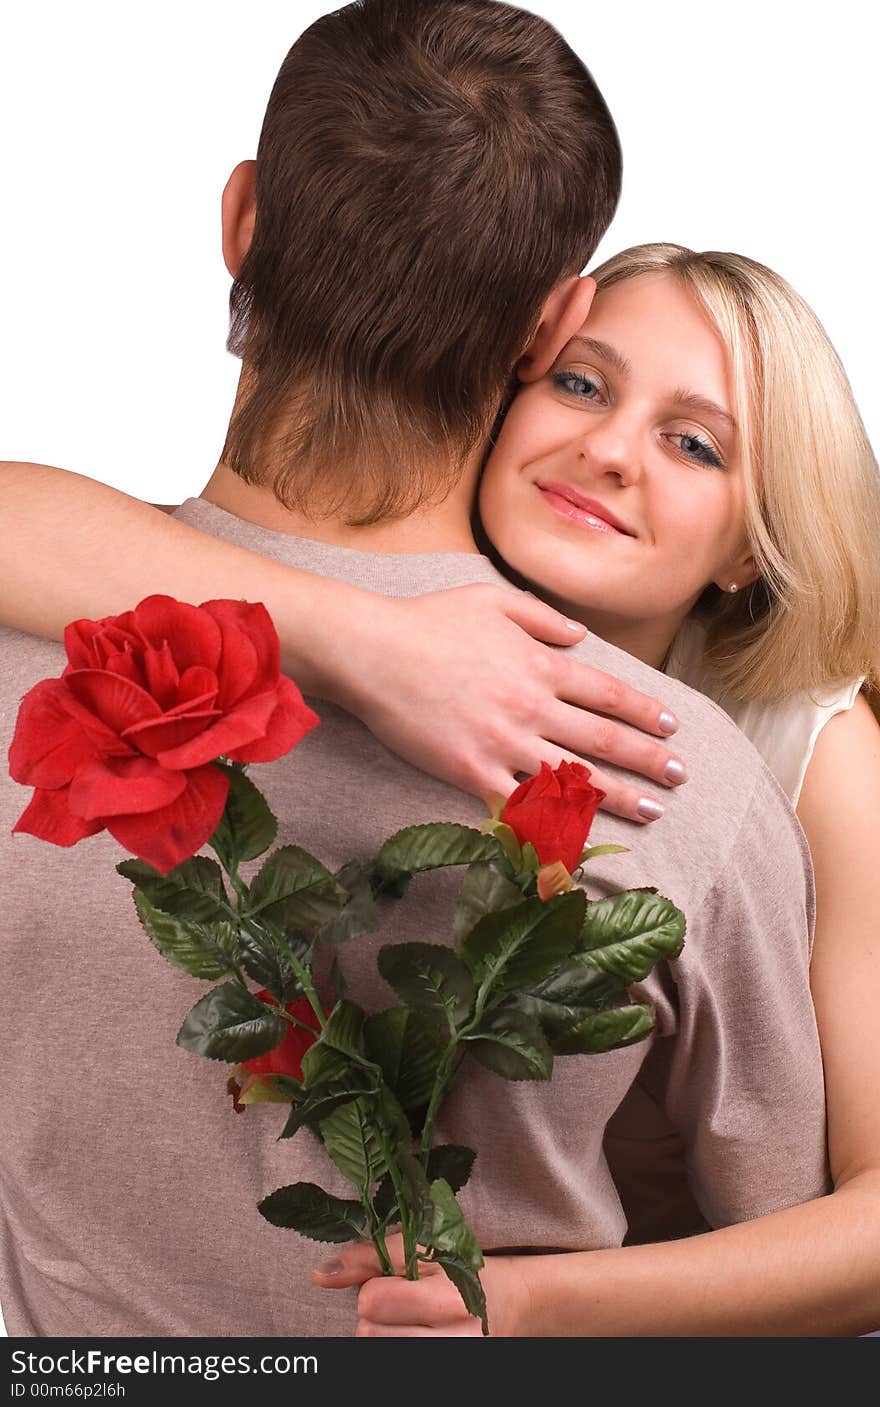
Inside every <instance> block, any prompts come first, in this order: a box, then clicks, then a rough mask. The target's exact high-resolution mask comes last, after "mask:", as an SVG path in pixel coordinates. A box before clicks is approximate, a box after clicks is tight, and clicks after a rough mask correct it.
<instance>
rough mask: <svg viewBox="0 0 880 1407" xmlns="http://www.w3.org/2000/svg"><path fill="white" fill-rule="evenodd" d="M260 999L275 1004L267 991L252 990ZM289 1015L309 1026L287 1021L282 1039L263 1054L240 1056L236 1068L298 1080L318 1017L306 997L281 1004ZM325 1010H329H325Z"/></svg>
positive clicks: (312, 1041) (313, 1041) (317, 1033)
mask: <svg viewBox="0 0 880 1407" xmlns="http://www.w3.org/2000/svg"><path fill="white" fill-rule="evenodd" d="M254 995H255V996H257V997H259V999H260V1001H261V1002H265V1003H266V1005H267V1006H277V1005H278V1002H277V1001H276V999H275V997H273V996H272V993H271V992H267V991H265V989H264V990H263V991H262V992H256V993H255V994H254ZM284 1010H285V1011H287V1012H289V1013H290V1015H291V1016H295V1017H296V1018H297V1020H298V1021H305V1022H306V1024H307V1025H308V1026H309V1027H310V1028H311V1029H310V1030H308V1031H305V1030H303V1028H302V1026H291V1025H288V1026H287V1029H286V1031H285V1033H284V1039H283V1040H282V1042H281V1044H280V1045H277V1046H276V1047H275V1049H274V1050H270V1051H269V1052H268V1054H266V1055H255V1056H254V1057H253V1059H252V1060H243V1061H242V1062H241V1066H240V1068H241V1069H242V1070H246V1071H247V1073H248V1074H249V1075H289V1076H291V1078H292V1079H294V1080H300V1081H301V1080H302V1077H303V1073H302V1059H303V1056H304V1055H305V1053H306V1051H307V1050H308V1049H309V1046H313V1045H314V1044H315V1041H316V1040H317V1038H318V1035H319V1034H320V1028H319V1026H318V1018H317V1016H316V1015H315V1013H314V1011H313V1010H312V1004H311V1002H310V1001H309V999H308V997H300V998H299V999H298V1000H297V1001H295V1002H288V1003H287V1004H286V1006H285V1008H284ZM328 1014H329V1013H328Z"/></svg>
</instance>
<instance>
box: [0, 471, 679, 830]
mask: <svg viewBox="0 0 880 1407" xmlns="http://www.w3.org/2000/svg"><path fill="white" fill-rule="evenodd" d="M0 518H2V522H3V532H2V534H0V581H2V582H3V593H2V599H0V624H5V625H11V626H13V627H15V628H17V629H19V630H27V631H30V632H31V633H32V634H36V635H46V636H48V637H49V638H50V639H55V640H60V639H62V637H63V631H64V627H65V625H66V624H67V623H68V622H69V621H71V620H76V619H80V618H82V617H87V618H89V619H93V620H96V619H100V618H101V617H103V616H108V615H114V614H116V613H118V612H120V611H123V610H128V609H129V608H130V607H131V606H132V605H134V604H136V602H138V601H139V600H141V599H142V598H143V597H144V596H148V595H151V594H153V593H154V592H161V593H165V594H167V595H170V596H175V597H177V598H178V600H182V601H192V602H195V603H198V602H201V601H204V600H208V599H211V598H214V597H223V596H233V595H234V596H236V597H240V598H242V599H244V600H249V601H262V602H264V604H265V605H266V608H267V610H268V611H269V614H270V615H271V616H272V618H273V620H274V622H275V625H276V627H277V629H278V633H279V636H280V638H281V647H282V661H283V667H284V669H285V671H286V672H287V673H288V674H290V675H291V676H292V677H293V678H294V679H296V681H297V683H298V684H299V686H300V688H301V689H302V690H303V692H304V693H307V694H311V695H315V696H317V697H319V698H325V699H329V700H331V701H333V702H334V703H338V704H340V705H341V707H343V708H345V709H347V710H348V711H349V712H350V713H353V714H355V715H356V716H357V717H358V718H360V719H362V720H363V722H364V723H365V724H366V725H367V727H368V728H370V730H371V731H372V732H373V733H374V734H375V735H376V736H377V737H378V738H380V740H381V741H382V742H384V743H385V744H386V746H387V747H389V748H390V749H391V750H392V751H394V752H397V753H399V754H400V755H401V756H402V757H404V758H406V760H407V761H408V762H411V763H413V765H414V766H417V767H420V768H422V770H423V771H426V772H430V773H431V774H432V775H434V776H436V777H439V778H441V780H443V781H447V782H450V783H451V784H452V785H453V786H457V787H460V788H461V789H462V790H463V791H467V792H470V793H472V794H473V795H475V796H486V795H488V794H489V793H497V794H499V795H502V796H507V795H509V793H510V792H511V791H512V790H513V789H514V787H515V785H516V780H515V774H516V773H517V772H529V773H532V772H537V771H539V770H540V763H541V761H547V762H550V764H551V765H552V766H556V765H557V764H558V763H559V762H561V761H562V760H563V759H565V758H568V759H572V758H574V757H578V756H581V757H587V758H590V759H592V757H593V756H601V757H602V758H604V759H606V760H607V761H610V762H612V763H615V764H617V765H618V766H621V767H624V768H626V769H627V770H629V771H633V772H637V773H639V774H641V775H642V776H645V777H651V778H653V779H654V780H655V781H657V782H659V783H661V784H662V785H664V786H666V785H669V783H668V782H667V781H666V779H665V778H664V775H663V774H664V771H665V768H666V765H667V763H668V762H669V761H671V760H672V758H673V756H674V755H673V754H672V753H670V752H669V751H667V749H666V748H665V747H664V746H663V744H662V743H660V742H658V741H656V740H652V739H650V738H648V737H646V736H645V735H644V732H640V731H637V730H639V729H642V730H644V731H645V732H649V733H655V734H658V735H661V736H663V735H666V734H668V733H669V732H670V731H671V730H670V729H668V728H666V729H664V728H663V727H662V726H661V717H660V715H661V712H662V711H663V706H662V704H660V703H658V702H657V701H656V700H654V699H650V698H648V697H647V696H646V695H644V694H640V693H638V692H637V691H636V690H635V689H631V688H630V687H629V686H628V685H625V684H623V683H621V682H620V681H619V680H616V679H613V678H611V676H609V675H607V674H604V673H603V672H602V671H601V670H597V669H592V668H591V667H590V666H589V665H587V664H584V663H582V662H580V661H578V660H575V659H573V658H572V657H571V656H569V655H568V654H567V653H566V652H565V651H564V650H560V649H554V648H550V647H551V646H564V645H569V644H571V643H572V642H573V641H576V640H580V639H582V638H583V636H584V633H585V632H584V629H583V627H582V626H576V627H575V629H574V630H572V629H571V626H570V624H569V623H568V622H566V620H565V618H564V617H563V616H561V615H560V614H559V613H558V612H557V611H554V610H552V609H551V607H549V606H547V605H545V604H544V603H543V602H541V601H537V600H536V599H535V598H534V597H532V596H529V595H527V594H524V593H522V592H516V591H512V590H510V591H508V590H506V589H504V588H500V587H494V586H483V585H474V586H464V587H458V588H456V589H455V590H453V591H442V592H434V593H431V594H429V595H426V596H420V597H413V598H411V599H403V600H391V599H389V598H386V597H384V596H377V595H375V594H373V593H372V592H368V591H363V590H360V589H359V588H357V587H354V586H349V585H348V584H347V583H345V582H339V581H334V580H332V579H331V578H327V577H318V576H314V575H313V574H311V573H309V572H304V571H300V570H297V569H296V568H294V567H289V566H286V565H284V564H282V563H279V562H276V561H273V560H272V559H271V558H269V557H265V556H262V555H261V554H259V553H256V552H249V551H247V550H246V549H245V548H242V547H238V546H236V545H235V544H233V543H230V542H227V541H225V540H223V539H222V538H216V537H212V536H210V535H209V534H207V533H202V532H200V531H198V529H196V528H193V527H191V526H190V525H189V524H188V523H184V522H182V521H180V520H179V519H177V518H173V517H169V516H168V515H167V514H166V513H163V512H162V511H160V510H159V509H157V508H155V507H152V506H150V505H148V504H145V503H141V501H140V500H139V499H136V498H131V497H129V496H128V495H127V494H123V493H119V492H117V491H116V490H115V489H111V488H109V487H108V486H107V485H106V484H101V483H98V482H96V481H95V480H93V479H87V478H85V477H84V476H82V475H80V474H71V473H68V472H67V471H65V470H63V469H54V468H50V467H49V466H47V465H39V464H15V463H5V464H2V463H0ZM47 566H50V569H49V570H47ZM544 642H546V643H544ZM526 686H527V687H526ZM592 710H596V711H598V712H600V713H601V714H610V715H613V717H614V718H619V719H622V720H624V723H629V724H632V725H634V726H633V727H632V728H628V727H625V726H623V724H621V723H614V722H612V721H610V720H609V718H607V717H600V716H597V714H596V712H593V711H592ZM594 773H595V781H596V785H598V786H600V787H601V788H602V789H603V790H604V791H605V792H606V793H607V796H606V800H605V803H604V809H605V810H608V811H613V812H615V813H616V814H618V815H621V816H626V817H629V818H630V819H631V820H636V821H641V822H645V821H646V820H648V819H650V818H646V817H640V816H639V815H638V806H639V802H640V801H641V800H642V799H643V798H645V793H644V792H642V791H641V790H637V789H636V788H634V787H630V786H624V785H623V784H622V783H620V782H619V781H617V780H616V779H614V778H612V777H610V776H606V774H605V773H603V772H602V771H601V770H600V769H598V768H594ZM647 799H652V800H655V801H656V798H655V797H648V798H647Z"/></svg>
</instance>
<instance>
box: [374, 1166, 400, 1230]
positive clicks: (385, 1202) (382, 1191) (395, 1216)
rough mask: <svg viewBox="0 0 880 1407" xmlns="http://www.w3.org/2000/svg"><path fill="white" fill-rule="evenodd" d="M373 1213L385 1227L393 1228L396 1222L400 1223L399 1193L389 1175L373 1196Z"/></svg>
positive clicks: (386, 1175)
mask: <svg viewBox="0 0 880 1407" xmlns="http://www.w3.org/2000/svg"><path fill="white" fill-rule="evenodd" d="M373 1211H374V1212H375V1213H376V1216H377V1217H378V1218H379V1220H380V1221H381V1222H382V1224H383V1225H384V1226H393V1225H394V1224H395V1222H398V1221H400V1208H399V1207H398V1205H397V1193H396V1192H395V1190H394V1183H393V1182H392V1181H391V1177H390V1175H389V1174H388V1173H386V1174H385V1176H384V1177H383V1178H382V1181H381V1182H380V1183H379V1186H378V1187H377V1188H376V1191H375V1192H374V1194H373Z"/></svg>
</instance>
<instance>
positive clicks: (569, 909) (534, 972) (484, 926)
mask: <svg viewBox="0 0 880 1407" xmlns="http://www.w3.org/2000/svg"><path fill="white" fill-rule="evenodd" d="M585 904H586V896H585V895H584V893H583V891H582V890H580V889H572V890H571V891H570V892H569V893H568V894H560V895H558V896H557V897H556V898H555V899H549V900H547V902H546V903H545V902H544V901H543V900H541V899H525V900H523V901H522V902H521V903H520V904H518V905H517V906H516V907H515V908H511V909H502V910H501V911H500V912H499V913H492V914H487V915H486V917H485V918H482V919H480V921H479V923H478V924H477V925H476V927H475V928H473V929H472V930H471V932H470V933H469V934H468V936H467V938H466V939H465V941H464V943H463V944H462V948H461V955H462V957H463V958H464V960H465V962H466V963H467V965H468V967H469V968H470V971H471V975H472V976H473V978H474V981H475V982H477V983H482V982H484V981H485V980H486V979H487V978H491V981H492V992H493V995H494V994H495V993H505V992H508V991H515V990H516V989H517V988H519V987H524V986H525V987H527V986H529V985H530V984H531V983H533V982H537V981H538V980H539V979H540V978H542V977H546V976H547V975H548V974H549V973H551V972H552V971H553V970H554V969H555V968H556V967H558V966H559V963H560V962H561V961H562V960H563V959H564V958H567V957H568V956H569V954H570V953H571V952H572V951H573V950H574V948H575V945H576V944H577V942H578V940H579V938H580V934H581V927H582V924H583V916H584V906H585Z"/></svg>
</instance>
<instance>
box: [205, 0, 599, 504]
mask: <svg viewBox="0 0 880 1407" xmlns="http://www.w3.org/2000/svg"><path fill="white" fill-rule="evenodd" d="M620 177H621V156H620V145H619V141H618V137H617V132H616V130H615V127H614V124H613V122H612V120H611V116H610V114H609V112H608V108H607V107H606V105H605V102H604V99H603V98H602V95H601V93H600V92H599V90H598V88H597V87H596V84H595V83H594V82H593V79H592V78H591V76H590V74H589V73H588V71H587V70H586V68H585V67H584V65H583V64H582V63H581V61H580V60H579V59H578V57H577V55H576V54H575V53H574V52H573V50H572V49H571V48H569V46H568V44H566V42H565V41H564V40H563V39H562V37H561V36H560V35H559V34H558V33H557V32H556V30H555V29H554V28H553V27H552V26H551V25H550V24H548V23H547V22H546V21H545V20H543V19H539V18H538V17H537V16H535V15H532V14H530V13H528V11H525V10H519V9H515V8H514V7H513V6H511V5H506V4H500V3H496V0H358V3H355V4H350V5H346V6H345V7H344V8H343V9H341V10H338V11H336V12H335V13H332V14H328V15H324V16H322V17H321V18H320V19H319V20H317V21H316V22H315V23H314V24H313V25H311V26H310V28H309V29H307V30H306V31H305V33H304V34H303V35H302V36H301V37H300V38H299V39H298V40H297V41H296V43H295V44H294V46H293V48H292V49H291V50H290V52H289V53H288V55H287V57H286V59H285V60H284V63H283V64H282V66H281V70H280V72H279V74H278V77H277V78H276V80H275V84H274V86H273V88H272V93H271V95H270V98H269V104H268V107H267V109H266V115H265V118H264V121H263V127H262V131H261V134H260V140H259V145H258V149H257V174H256V222H255V226H254V232H253V238H252V241H251V244H250V248H249V249H248V252H247V254H246V256H245V258H244V260H243V262H242V265H241V268H240V270H239V273H238V277H237V278H236V279H235V281H234V283H233V286H232V291H231V294H230V313H231V326H230V332H229V337H228V340H227V348H228V350H229V351H231V352H234V353H235V354H236V355H238V356H241V357H242V358H243V360H244V363H245V371H246V376H245V377H243V383H244V386H245V391H246V393H245V394H242V391H241V388H240V393H239V398H238V402H237V404H236V408H235V412H234V413H233V417H232V420H231V422H230V426H229V431H228V434H227V439H226V443H225V445H224V447H223V459H224V461H225V462H226V463H227V464H228V465H229V466H230V467H231V468H232V469H234V470H235V472H236V473H238V474H239V475H240V476H241V477H242V478H243V479H245V480H246V481H247V482H248V483H261V484H266V485H268V486H271V487H272V489H273V490H274V492H275V494H276V497H277V498H278V499H279V500H280V501H281V502H282V503H283V504H284V505H285V506H286V507H288V508H296V509H299V510H300V511H305V512H309V505H310V504H311V503H312V501H313V500H314V498H315V495H316V491H317V490H319V491H320V501H321V506H322V511H326V512H328V513H329V512H331V511H332V512H337V511H339V510H340V509H341V508H342V507H343V505H344V504H345V505H347V508H348V520H349V522H351V523H358V524H362V523H369V522H376V521H378V520H379V519H380V518H383V517H390V516H401V515H403V514H406V513H408V512H412V511H413V509H414V508H416V507H417V506H418V505H419V504H421V503H424V502H426V501H428V500H429V499H431V498H432V497H435V496H436V495H437V493H438V491H439V494H440V497H441V498H442V497H444V496H445V494H446V493H448V492H449V490H450V489H451V487H452V485H453V483H454V482H455V477H454V469H455V466H459V468H463V466H464V463H465V461H466V459H467V457H468V456H469V455H470V454H472V453H473V451H474V450H475V449H476V448H477V447H478V446H479V444H480V443H481V441H482V440H484V439H485V437H486V435H487V433H488V429H489V427H490V426H491V423H492V419H493V417H494V415H495V413H496V412H497V411H498V408H499V406H500V404H501V403H502V401H503V398H504V396H505V393H506V391H507V389H508V388H509V385H510V378H511V375H512V372H513V368H514V367H515V366H516V363H517V361H518V360H519V358H520V357H521V355H522V352H523V348H524V347H525V346H526V344H527V342H528V339H529V336H530V335H531V333H532V332H533V331H534V330H535V328H536V326H537V323H538V319H539V316H540V312H541V309H542V306H543V303H544V301H545V299H546V297H547V295H548V294H549V293H550V291H551V290H552V289H553V288H554V287H555V286H556V285H557V284H558V283H559V282H560V281H561V280H562V279H564V278H566V277H570V276H571V275H574V274H578V273H579V272H580V271H581V270H582V269H583V267H584V265H585V264H586V263H587V262H588V260H589V259H590V258H591V256H592V254H593V252H594V251H595V248H596V246H597V244H598V242H599V240H600V238H601V236H602V234H603V233H604V231H605V229H606V227H607V225H608V224H609V223H610V220H611V217H612V215H613V213H614V209H615V206H616V204H617V200H618V196H619V192H620ZM365 464H367V465H371V466H376V465H377V464H378V465H383V466H385V467H384V468H383V469H382V470H381V471H379V472H378V473H376V474H374V475H373V477H372V478H371V479H370V480H369V481H366V480H365V478H364V475H363V466H364V465H365ZM441 473H442V476H443V477H442V482H441V481H440V475H441Z"/></svg>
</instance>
